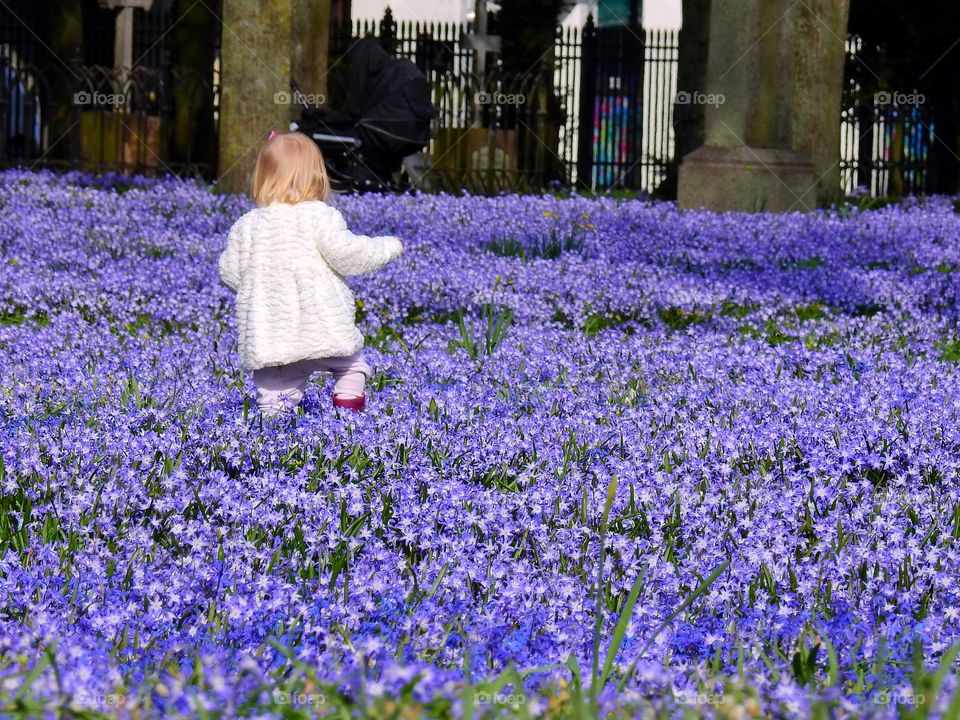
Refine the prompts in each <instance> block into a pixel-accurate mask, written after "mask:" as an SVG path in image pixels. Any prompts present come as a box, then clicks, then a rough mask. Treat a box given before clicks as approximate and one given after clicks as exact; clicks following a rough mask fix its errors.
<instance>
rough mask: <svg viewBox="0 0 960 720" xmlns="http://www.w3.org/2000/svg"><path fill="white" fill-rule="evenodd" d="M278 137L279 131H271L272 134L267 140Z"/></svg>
mask: <svg viewBox="0 0 960 720" xmlns="http://www.w3.org/2000/svg"><path fill="white" fill-rule="evenodd" d="M276 136H277V131H276V130H271V131H270V134H269V135H267V140H273V139H274V138H275V137H276Z"/></svg>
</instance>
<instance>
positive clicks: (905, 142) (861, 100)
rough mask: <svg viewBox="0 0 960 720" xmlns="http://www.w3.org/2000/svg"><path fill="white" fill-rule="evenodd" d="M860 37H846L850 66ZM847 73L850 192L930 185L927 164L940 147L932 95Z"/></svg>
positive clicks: (845, 168) (846, 187)
mask: <svg viewBox="0 0 960 720" xmlns="http://www.w3.org/2000/svg"><path fill="white" fill-rule="evenodd" d="M861 42H862V41H861V40H860V39H859V38H857V37H852V38H850V39H849V40H848V41H847V56H848V61H847V64H848V67H850V66H855V64H856V62H857V53H858V52H859V50H860V48H861ZM857 75H858V74H857V73H848V78H847V82H846V84H845V86H844V94H843V110H842V113H841V124H840V136H841V137H840V179H841V188H842V189H843V191H844V192H845V193H847V194H852V193H858V194H867V195H871V196H874V197H883V196H887V195H917V194H922V193H924V192H926V191H928V190H929V189H930V182H929V180H930V178H929V173H928V166H929V162H930V159H931V154H932V153H933V152H934V151H935V150H940V151H941V152H944V151H946V150H944V149H941V148H937V147H936V143H937V138H936V136H935V133H934V126H935V123H934V119H933V118H934V107H933V105H932V103H931V102H930V101H931V100H932V98H927V97H925V96H924V95H923V94H922V93H919V92H916V91H911V92H899V91H892V90H880V91H877V90H870V89H866V88H864V87H862V86H861V85H860V84H859V83H858V82H857V79H856V78H857Z"/></svg>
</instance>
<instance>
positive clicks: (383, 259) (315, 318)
mask: <svg viewBox="0 0 960 720" xmlns="http://www.w3.org/2000/svg"><path fill="white" fill-rule="evenodd" d="M401 252H403V246H402V244H401V243H400V240H399V239H398V238H395V237H367V236H366V235H354V234H353V233H352V232H350V231H349V230H348V229H347V224H346V222H345V221H344V219H343V216H342V215H341V214H340V212H339V211H338V210H336V209H335V208H333V207H330V206H329V205H327V204H326V203H324V202H321V201H319V200H316V201H308V202H301V203H297V204H295V205H289V204H285V203H272V204H270V205H267V206H265V207H258V208H256V209H254V210H251V211H250V212H248V213H246V214H245V215H243V216H242V217H241V218H240V219H239V220H237V222H236V223H234V225H233V227H231V228H230V232H229V233H228V234H227V247H226V249H225V250H224V251H223V253H221V255H220V261H219V269H220V279H221V281H222V282H223V284H224V285H226V286H227V287H229V288H230V289H231V290H233V291H234V292H236V294H237V296H236V318H237V335H238V346H239V352H240V362H241V364H242V365H243V367H244V368H245V369H247V370H258V369H260V368H263V367H270V366H273V365H285V364H287V363H292V362H296V361H298V360H305V359H319V358H328V357H346V356H347V355H352V354H353V353H355V352H356V351H357V350H359V349H360V348H362V347H363V335H362V334H361V333H360V331H359V330H358V329H357V327H356V325H355V324H354V321H355V318H356V305H355V303H354V298H353V293H352V292H351V291H350V288H349V287H347V284H346V283H345V282H344V280H343V278H344V277H345V276H347V275H359V274H362V273H366V272H370V271H372V270H376V269H377V268H379V267H382V266H383V265H386V264H387V263H388V262H390V261H391V260H393V259H394V258H395V257H397V256H398V255H400V253H401Z"/></svg>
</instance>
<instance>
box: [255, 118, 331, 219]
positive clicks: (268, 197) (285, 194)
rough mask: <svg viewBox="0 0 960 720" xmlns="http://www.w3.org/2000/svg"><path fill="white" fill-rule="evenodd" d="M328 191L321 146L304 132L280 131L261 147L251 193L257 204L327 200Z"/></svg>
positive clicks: (328, 185) (290, 203)
mask: <svg viewBox="0 0 960 720" xmlns="http://www.w3.org/2000/svg"><path fill="white" fill-rule="evenodd" d="M329 193H330V181H329V180H328V179H327V171H326V169H325V168H324V166H323V157H322V156H321V155H320V149H319V148H318V147H317V146H316V143H314V142H313V140H311V139H310V138H308V137H307V136H306V135H304V134H303V133H299V132H289V133H278V134H277V135H274V136H272V137H271V138H270V139H269V140H267V142H266V144H264V146H263V147H262V148H260V154H259V155H258V156H257V168H256V170H254V173H253V192H252V194H253V201H254V202H255V203H256V204H257V205H258V206H261V207H262V206H264V205H269V204H270V203H275V202H282V203H287V204H289V205H292V204H294V203H298V202H303V201H304V200H326V199H327V195H328V194H329Z"/></svg>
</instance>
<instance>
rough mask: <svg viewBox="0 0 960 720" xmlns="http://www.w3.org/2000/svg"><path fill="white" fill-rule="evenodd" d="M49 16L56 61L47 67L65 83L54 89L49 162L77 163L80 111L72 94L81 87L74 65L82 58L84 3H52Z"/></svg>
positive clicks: (59, 0)
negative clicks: (72, 161)
mask: <svg viewBox="0 0 960 720" xmlns="http://www.w3.org/2000/svg"><path fill="white" fill-rule="evenodd" d="M47 13H48V15H47V17H48V18H49V25H48V27H49V28H50V50H51V51H52V54H53V57H50V58H48V60H47V61H46V62H45V63H44V64H45V66H46V68H47V71H48V72H49V74H50V75H51V76H52V77H56V78H61V79H62V81H61V82H56V83H53V85H52V87H51V93H52V97H51V103H50V106H51V108H52V114H51V117H50V140H49V143H50V144H49V147H50V152H49V154H48V155H47V159H50V160H54V159H56V160H67V159H74V158H73V156H75V155H76V156H77V157H79V152H80V148H79V137H80V127H79V122H78V121H79V118H80V110H79V108H77V107H76V106H75V105H74V102H73V94H74V93H75V92H76V91H77V90H79V89H80V87H79V81H78V78H77V77H76V75H75V72H76V68H74V67H73V65H72V64H73V62H74V61H79V59H80V58H82V57H83V54H82V53H83V3H82V1H81V0H49V3H48V4H47Z"/></svg>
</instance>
